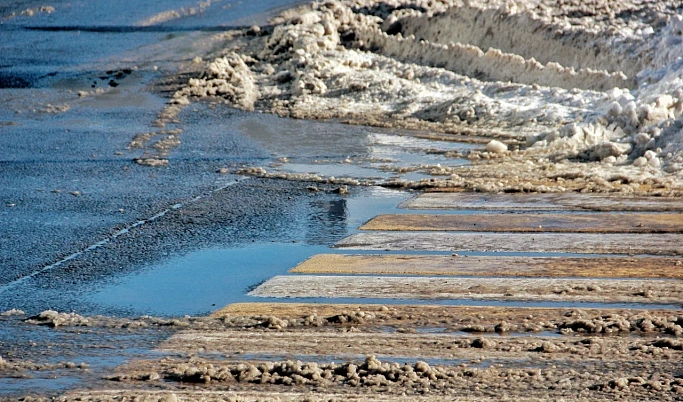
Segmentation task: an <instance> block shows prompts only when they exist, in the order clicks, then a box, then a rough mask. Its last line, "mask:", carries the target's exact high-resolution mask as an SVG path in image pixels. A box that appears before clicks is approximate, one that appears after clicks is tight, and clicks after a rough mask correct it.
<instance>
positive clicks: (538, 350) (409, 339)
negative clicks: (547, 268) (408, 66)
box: [157, 330, 682, 364]
mask: <svg viewBox="0 0 683 402" xmlns="http://www.w3.org/2000/svg"><path fill="white" fill-rule="evenodd" d="M491 335H492V334H489V336H488V337H486V338H481V335H480V334H472V335H468V334H465V333H463V332H459V333H452V332H451V333H449V332H419V333H406V332H398V333H397V332H386V331H385V332H337V331H335V332H331V331H327V332H319V331H307V330H289V331H261V332H251V331H243V330H222V331H199V332H197V331H183V332H180V333H178V334H175V335H173V336H172V337H171V338H170V339H168V340H166V341H164V342H163V343H162V344H161V345H160V347H159V348H158V349H157V350H158V351H160V352H167V353H179V352H185V353H191V354H197V353H207V352H212V353H216V352H217V353H220V354H222V355H228V356H229V355H231V354H232V355H234V357H235V358H240V355H242V354H256V355H257V356H258V355H263V356H269V355H270V356H272V355H276V356H282V358H283V359H287V358H295V359H306V358H307V359H306V360H309V359H311V360H314V359H316V357H318V356H326V355H331V356H335V357H336V358H340V357H341V358H343V356H346V359H348V360H352V359H353V358H354V357H355V358H357V356H359V355H360V356H363V355H371V354H372V355H377V357H379V358H380V359H382V358H383V357H388V356H399V357H412V358H431V359H437V361H436V362H434V363H436V364H439V363H440V362H438V359H448V360H452V359H468V360H470V359H477V358H479V357H480V356H481V354H482V352H483V351H482V349H483V347H484V346H485V347H486V349H487V350H486V355H487V356H486V357H487V359H506V358H507V359H510V358H514V359H516V360H527V359H538V358H539V357H541V356H542V358H543V359H544V360H546V359H547V360H554V359H566V358H567V357H568V356H571V355H579V356H581V357H582V359H584V360H592V359H609V360H624V359H632V358H633V356H632V355H631V354H624V353H621V350H623V348H624V347H627V348H629V349H631V350H642V349H646V348H648V347H651V346H650V345H651V344H652V343H654V342H656V340H653V339H652V338H636V339H628V338H626V339H624V337H605V338H604V339H603V341H602V343H601V353H600V354H599V355H597V354H596V355H591V354H590V347H591V344H590V343H588V344H586V343H585V342H584V339H582V338H579V339H577V338H576V337H564V338H560V337H559V336H552V334H550V335H551V336H547V335H548V334H547V333H546V336H543V335H540V334H537V335H536V336H534V337H533V338H532V337H530V336H514V337H499V336H495V335H494V336H491ZM482 339H486V340H483V341H482ZM547 342H552V344H553V346H554V347H553V348H552V349H551V348H548V349H544V348H542V347H541V346H542V345H543V344H544V343H547ZM674 344H675V343H674ZM551 350H552V352H551ZM674 353H676V355H674V356H663V355H662V354H660V355H658V356H657V357H658V358H659V359H661V360H665V361H666V360H669V361H670V360H671V359H672V358H681V357H682V356H681V351H680V350H679V351H677V352H674ZM256 359H258V357H256ZM448 363H449V362H443V363H442V364H448ZM508 363H509V362H508ZM539 363H540V362H539ZM522 364H524V363H522ZM548 364H552V363H548Z"/></svg>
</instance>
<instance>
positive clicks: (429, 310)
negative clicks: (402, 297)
mask: <svg viewBox="0 0 683 402" xmlns="http://www.w3.org/2000/svg"><path fill="white" fill-rule="evenodd" d="M355 312H364V313H365V314H367V313H373V314H376V315H377V317H378V318H381V316H382V315H386V316H388V317H389V318H396V317H400V321H401V322H404V323H411V322H412V321H414V320H417V321H419V322H420V325H422V326H424V325H427V326H430V325H435V324H436V325H438V324H443V322H444V320H446V322H447V323H468V324H476V325H490V324H499V323H500V322H501V320H507V321H510V322H526V320H531V321H529V322H530V323H534V324H537V323H538V322H540V321H553V322H565V321H567V320H570V319H588V318H591V319H593V318H597V317H604V316H608V315H609V316H613V315H615V314H617V315H624V316H628V315H637V316H640V315H643V314H645V315H651V314H654V315H667V316H668V315H671V310H638V309H611V308H610V309H608V310H605V309H593V308H582V309H581V310H577V309H575V308H571V307H560V308H550V307H527V306H524V307H520V306H513V307H511V306H442V305H430V304H422V305H410V304H390V305H386V306H383V305H378V304H339V303H292V302H277V303H273V302H256V303H253V302H251V303H233V304H229V305H227V306H225V307H223V308H222V309H220V310H217V311H215V312H213V313H212V314H211V317H215V318H218V317H225V316H234V317H249V316H271V315H274V316H277V317H279V318H282V319H289V318H301V317H306V316H310V315H316V316H320V317H332V316H335V315H340V314H346V315H348V314H351V313H355ZM681 313H682V311H679V312H678V314H679V315H680V314H681ZM383 322H384V320H380V321H379V324H380V325H383ZM491 330H493V328H491Z"/></svg>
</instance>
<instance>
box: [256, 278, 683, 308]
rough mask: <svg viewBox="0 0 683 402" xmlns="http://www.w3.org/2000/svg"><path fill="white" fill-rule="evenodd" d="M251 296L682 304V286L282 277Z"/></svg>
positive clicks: (650, 282) (587, 281) (620, 282)
mask: <svg viewBox="0 0 683 402" xmlns="http://www.w3.org/2000/svg"><path fill="white" fill-rule="evenodd" d="M249 295H250V296H257V297H336V298H389V299H432V300H439V299H441V300H445V299H469V300H491V299H502V300H533V301H537V300H544V301H575V302H601V303H643V304H649V303H661V304H666V303H680V301H681V300H683V282H680V281H665V280H646V279H638V280H633V279H623V280H608V279H574V278H572V279H569V278H509V277H508V278H491V277H486V278H472V277H468V278H443V277H441V278H438V277H419V276H415V277H393V276H319V275H296V276H283V275H279V276H275V277H273V278H272V279H270V280H268V281H266V282H265V283H263V284H262V285H260V286H259V287H257V288H256V289H254V290H253V291H251V292H249Z"/></svg>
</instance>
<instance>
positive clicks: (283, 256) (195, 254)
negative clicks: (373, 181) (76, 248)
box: [88, 187, 409, 316]
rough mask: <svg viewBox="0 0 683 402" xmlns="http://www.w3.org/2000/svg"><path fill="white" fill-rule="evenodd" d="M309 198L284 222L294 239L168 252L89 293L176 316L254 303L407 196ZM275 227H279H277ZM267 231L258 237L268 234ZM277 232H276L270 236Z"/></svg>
mask: <svg viewBox="0 0 683 402" xmlns="http://www.w3.org/2000/svg"><path fill="white" fill-rule="evenodd" d="M316 194H318V195H319V196H320V197H318V196H313V197H308V198H305V199H303V201H302V202H301V203H300V205H292V209H293V210H294V211H295V212H297V211H298V212H300V213H299V214H298V215H296V216H295V215H288V218H287V217H286V218H285V219H287V220H289V221H288V222H284V223H283V224H284V225H285V226H286V229H287V230H290V231H295V232H298V233H295V234H293V235H294V236H293V238H297V239H301V240H293V241H292V240H290V241H288V242H285V241H284V239H283V240H280V241H278V240H277V239H273V240H268V241H263V240H259V241H256V242H254V241H253V240H249V241H248V243H237V244H231V245H226V246H223V247H221V246H220V245H215V244H214V245H212V246H210V247H205V248H200V249H198V250H196V251H190V252H188V253H186V254H183V255H178V256H172V257H168V258H166V259H164V260H159V261H158V262H156V263H152V264H151V265H148V266H146V267H144V268H143V270H142V271H141V272H137V273H133V274H130V275H127V276H124V277H121V278H119V279H118V280H116V282H115V283H112V284H110V285H106V286H104V287H102V288H100V290H99V291H97V292H96V293H94V294H92V295H91V296H88V299H89V301H92V302H94V303H97V304H99V305H103V306H110V307H114V308H121V309H127V310H130V311H135V312H138V313H139V314H152V315H164V316H172V315H174V316H178V315H184V314H191V315H197V314H204V313H208V312H210V311H213V310H216V309H218V308H220V307H223V306H225V305H227V304H230V303H236V302H245V301H256V300H259V299H256V298H254V297H250V296H247V295H246V293H247V292H248V290H249V289H250V288H253V287H254V286H256V285H258V284H260V283H262V282H264V281H266V280H268V279H270V278H272V277H273V276H275V275H282V274H286V273H287V271H288V270H289V269H291V268H293V267H295V266H296V265H297V264H299V263H301V262H303V261H304V260H306V259H307V258H309V257H311V256H313V255H315V254H320V253H329V252H336V251H335V250H333V249H330V247H329V246H331V245H332V244H334V243H335V242H336V241H338V240H339V239H341V238H343V237H346V236H347V235H349V234H351V233H355V232H356V231H357V228H358V227H360V226H361V225H362V224H363V223H365V222H366V221H367V220H368V219H370V218H372V217H374V216H376V215H378V214H380V213H391V212H396V211H397V208H396V206H397V205H398V204H399V203H400V202H402V201H404V200H405V199H406V198H407V197H408V196H409V194H407V193H404V192H397V191H393V190H387V189H383V188H377V187H372V188H355V189H353V190H352V194H349V195H346V196H341V195H334V196H332V195H327V194H321V193H316ZM273 230H275V228H273ZM263 237H264V236H260V239H263ZM271 237H272V236H271Z"/></svg>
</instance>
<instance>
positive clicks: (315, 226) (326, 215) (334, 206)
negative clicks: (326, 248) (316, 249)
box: [306, 198, 349, 245]
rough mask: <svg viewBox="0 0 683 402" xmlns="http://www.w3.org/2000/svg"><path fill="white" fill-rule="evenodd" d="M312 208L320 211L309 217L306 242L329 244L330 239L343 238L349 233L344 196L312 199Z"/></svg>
mask: <svg viewBox="0 0 683 402" xmlns="http://www.w3.org/2000/svg"><path fill="white" fill-rule="evenodd" d="M310 205H311V210H312V211H318V212H317V213H313V214H311V215H309V217H308V224H309V230H307V231H306V243H308V244H316V245H329V243H328V239H335V238H338V239H341V238H343V237H344V236H346V235H347V233H348V232H349V231H348V224H347V222H346V220H347V218H348V216H347V209H346V200H345V199H344V198H341V199H338V200H331V201H311V204H310Z"/></svg>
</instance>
